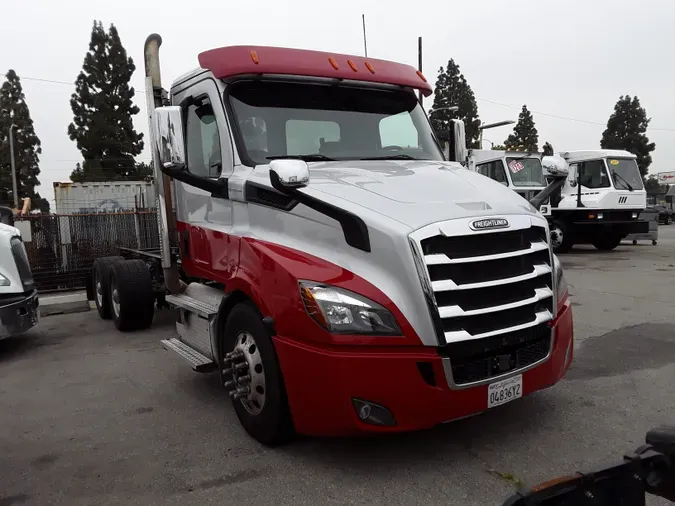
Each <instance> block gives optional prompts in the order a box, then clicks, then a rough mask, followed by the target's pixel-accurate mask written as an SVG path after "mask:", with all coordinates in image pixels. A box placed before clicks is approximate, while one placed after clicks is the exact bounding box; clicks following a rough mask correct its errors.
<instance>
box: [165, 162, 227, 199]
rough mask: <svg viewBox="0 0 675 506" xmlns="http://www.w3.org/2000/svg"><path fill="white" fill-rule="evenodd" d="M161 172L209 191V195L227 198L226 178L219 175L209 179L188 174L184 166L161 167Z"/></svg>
mask: <svg viewBox="0 0 675 506" xmlns="http://www.w3.org/2000/svg"><path fill="white" fill-rule="evenodd" d="M162 172H163V173H164V174H166V175H167V176H169V177H171V178H173V179H176V180H178V181H180V182H182V183H185V184H189V185H190V186H194V187H195V188H199V189H200V190H204V191H207V192H210V193H211V197H213V198H218V199H227V198H229V192H228V187H227V178H224V177H221V178H218V179H209V178H207V177H201V176H195V175H194V174H190V173H189V172H188V171H187V170H185V169H184V168H179V167H162Z"/></svg>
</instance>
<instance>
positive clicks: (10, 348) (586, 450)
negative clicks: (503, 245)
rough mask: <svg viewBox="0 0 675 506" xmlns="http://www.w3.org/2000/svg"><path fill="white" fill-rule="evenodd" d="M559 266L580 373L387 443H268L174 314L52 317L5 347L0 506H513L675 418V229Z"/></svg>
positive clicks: (0, 391) (0, 349)
mask: <svg viewBox="0 0 675 506" xmlns="http://www.w3.org/2000/svg"><path fill="white" fill-rule="evenodd" d="M561 258H562V261H563V264H564V265H565V266H566V269H567V278H568V281H569V283H570V285H571V292H572V294H573V302H574V310H575V328H576V336H577V347H576V355H575V360H574V363H573V366H572V369H571V370H570V372H569V374H568V376H567V377H566V379H565V380H563V381H562V382H561V383H559V384H558V385H556V386H555V387H553V388H551V389H549V390H547V391H544V392H540V393H537V394H535V395H533V396H531V397H527V398H525V399H521V400H519V401H516V402H513V403H510V404H507V405H505V406H503V407H500V408H496V409H494V410H491V411H490V412H487V413H485V414H483V415H481V416H478V417H475V418H471V419H466V420H462V421H459V422H455V423H452V424H448V425H446V426H443V427H439V428H437V429H434V430H431V431H425V432H420V433H415V434H408V435H402V436H395V437H387V438H378V439H360V440H321V439H304V440H300V441H298V442H296V443H294V444H292V445H289V446H286V447H284V448H279V449H274V450H273V449H268V448H264V447H262V446H260V445H258V444H257V443H256V442H254V441H253V440H251V439H250V438H249V437H248V436H247V435H246V434H245V432H244V431H243V430H242V429H241V428H240V426H239V425H238V422H237V419H236V416H235V414H234V412H233V410H232V407H231V404H230V402H229V399H228V398H227V396H226V395H225V393H224V392H223V390H222V388H221V386H220V384H219V381H218V378H217V377H216V376H214V375H199V374H196V373H193V372H192V371H191V370H190V369H189V367H188V366H187V365H185V364H183V363H182V362H181V360H180V359H179V358H178V357H176V356H174V355H172V354H171V353H169V352H167V351H164V350H163V349H162V348H161V346H160V344H159V339H161V338H164V337H166V336H168V335H170V334H172V332H173V330H172V327H171V324H170V322H169V321H168V318H169V316H168V315H167V314H166V313H164V314H163V315H162V316H161V317H160V318H158V321H156V322H155V324H154V326H153V328H152V329H151V330H149V331H146V332H139V333H134V334H121V333H118V332H116V331H115V329H114V327H113V325H112V323H111V322H104V321H101V320H99V319H98V316H97V314H96V312H95V311H90V312H89V313H86V314H71V315H61V316H51V317H48V318H44V319H43V320H42V322H41V323H40V325H39V326H38V327H37V328H36V329H35V330H34V331H33V332H31V333H30V334H28V335H26V336H24V337H22V338H18V339H13V340H10V341H5V342H0V402H1V405H2V409H1V410H0V505H3V506H9V505H18V504H31V505H32V504H35V505H45V504H64V505H80V504H82V505H85V504H87V505H88V504H105V505H108V504H123V505H149V504H160V505H179V504H180V505H187V504H190V505H191V504H196V505H202V504H203V505H210V504H213V505H216V504H218V505H221V504H222V505H228V504H240V505H244V504H258V505H260V504H274V505H282V504H308V505H309V504H312V505H315V504H321V505H323V504H387V505H394V504H406V505H408V504H443V505H455V504H462V505H463V504H469V505H474V504H475V505H486V504H501V501H503V500H504V499H505V498H506V496H508V495H509V494H510V493H511V492H512V490H513V489H514V483H515V482H517V481H519V480H524V481H527V482H531V481H535V482H536V481H541V480H545V479H549V478H552V477H554V476H556V475H558V474H562V473H567V472H568V471H572V470H575V469H578V468H586V467H588V466H595V465H597V464H604V463H607V462H612V461H614V460H615V459H618V458H620V457H621V455H622V454H623V452H625V451H627V450H633V449H634V448H635V447H636V446H637V445H639V444H641V442H642V441H643V437H644V434H645V432H646V431H647V430H648V429H649V428H651V427H652V426H653V425H655V424H659V423H668V422H670V423H675V395H673V391H674V387H673V383H674V382H675V303H674V302H673V298H674V297H675V290H674V288H675V285H674V282H675V226H670V227H661V239H660V240H659V244H658V246H651V245H648V244H646V243H644V244H640V245H637V246H633V245H630V244H626V245H622V246H620V247H619V248H618V249H617V250H616V251H614V252H611V253H609V254H600V253H597V252H596V251H595V250H593V249H592V248H582V249H579V250H578V251H575V252H573V253H570V254H568V255H564V256H562V257H561ZM651 503H652V504H655V503H657V501H652V502H651Z"/></svg>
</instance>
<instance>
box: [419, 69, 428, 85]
mask: <svg viewBox="0 0 675 506" xmlns="http://www.w3.org/2000/svg"><path fill="white" fill-rule="evenodd" d="M417 75H418V76H419V78H420V79H421V80H422V81H424V82H425V83H426V82H427V78H426V77H424V74H422V72H420V71H419V70H418V71H417Z"/></svg>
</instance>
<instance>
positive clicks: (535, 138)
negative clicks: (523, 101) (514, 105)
mask: <svg viewBox="0 0 675 506" xmlns="http://www.w3.org/2000/svg"><path fill="white" fill-rule="evenodd" d="M504 145H505V146H506V149H508V150H509V151H527V152H536V151H538V149H539V147H538V146H539V134H538V133H537V128H536V127H535V126H534V118H533V117H532V113H531V112H530V111H528V110H527V106H526V105H524V106H523V108H522V110H521V111H520V114H519V115H518V123H516V126H515V127H514V128H513V133H512V134H511V135H509V136H508V138H507V139H506V140H505V141H504Z"/></svg>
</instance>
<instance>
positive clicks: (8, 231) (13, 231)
mask: <svg viewBox="0 0 675 506" xmlns="http://www.w3.org/2000/svg"><path fill="white" fill-rule="evenodd" d="M17 235H18V236H19V237H21V232H20V231H19V229H18V228H16V227H13V226H11V225H5V224H4V223H0V236H9V237H14V236H17Z"/></svg>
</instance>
